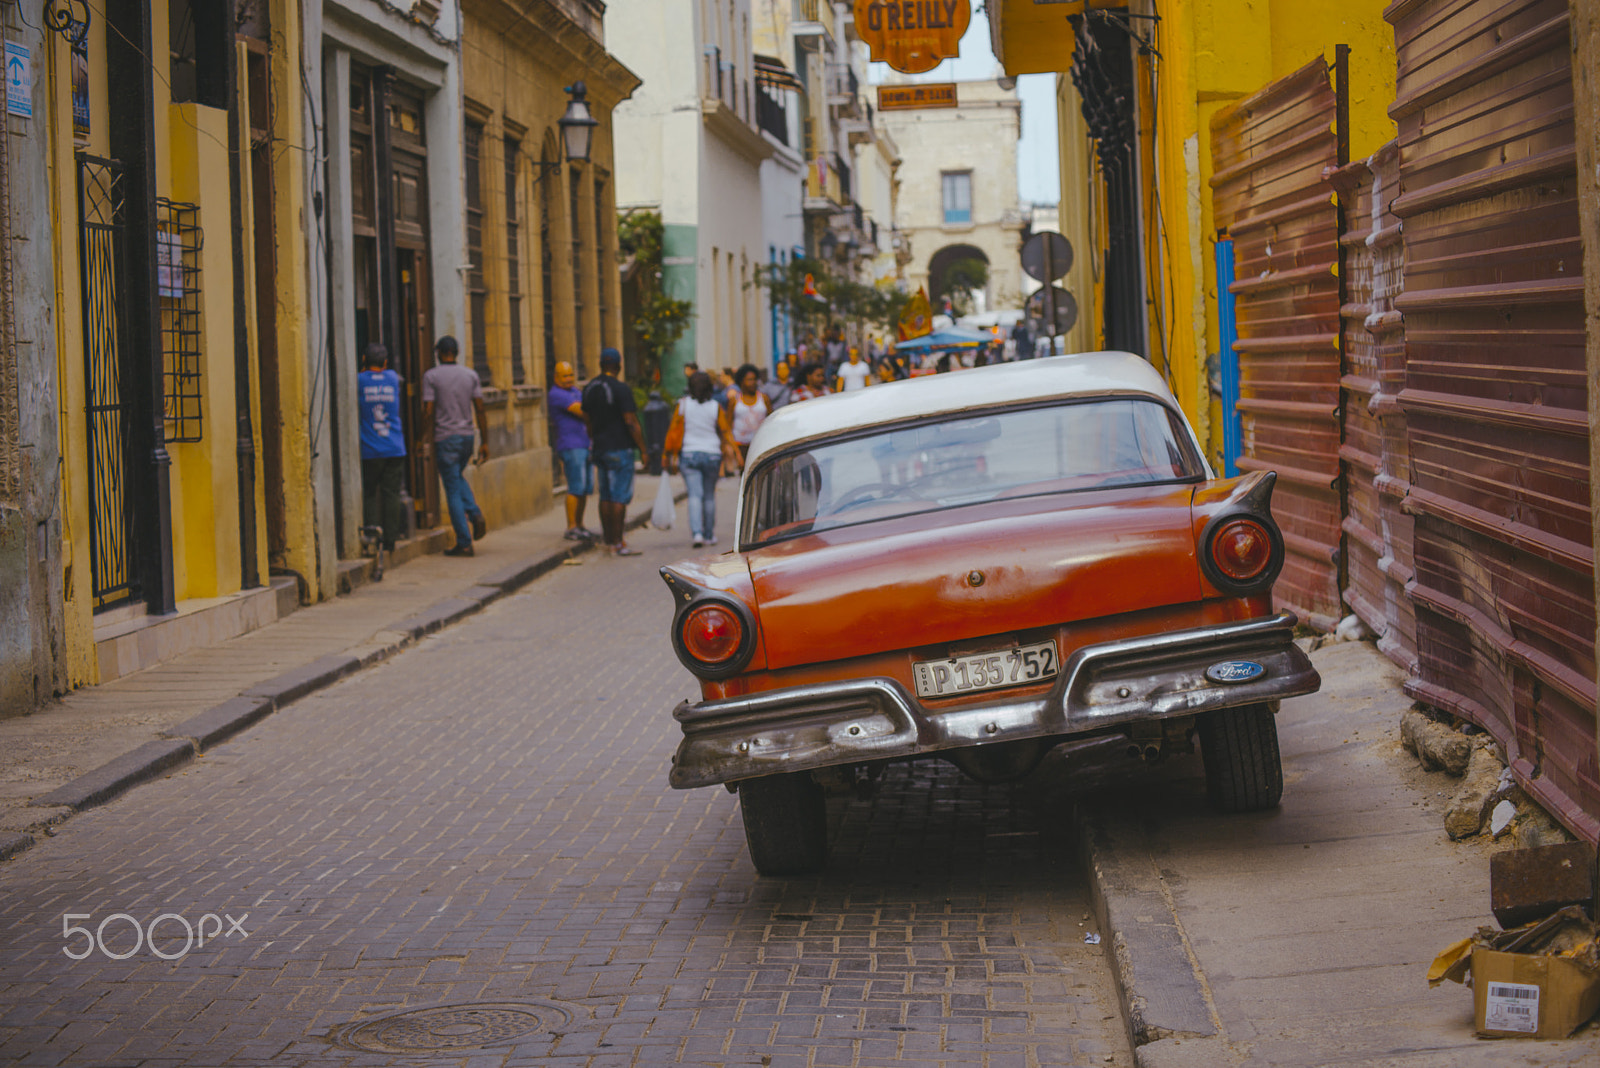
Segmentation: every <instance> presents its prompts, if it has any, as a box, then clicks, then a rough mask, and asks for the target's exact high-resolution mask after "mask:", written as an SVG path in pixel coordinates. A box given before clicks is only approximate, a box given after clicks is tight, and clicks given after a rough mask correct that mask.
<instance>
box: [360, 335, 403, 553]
mask: <svg viewBox="0 0 1600 1068" xmlns="http://www.w3.org/2000/svg"><path fill="white" fill-rule="evenodd" d="M361 365H362V370H361V374H359V375H358V376H356V393H357V395H358V396H359V398H360V405H361V413H360V415H361V523H362V525H363V526H366V527H373V528H377V530H378V544H379V546H380V547H381V548H382V550H383V551H384V552H386V553H392V552H394V543H395V539H396V538H398V537H399V536H400V535H402V534H404V533H405V530H406V511H405V505H404V503H403V502H402V501H401V500H400V489H401V487H402V486H404V485H405V477H406V438H405V431H404V427H403V425H402V424H401V421H400V376H399V375H398V374H396V373H395V372H394V371H391V370H389V350H388V349H387V348H385V347H384V346H382V345H379V344H376V343H374V344H371V345H368V346H367V351H366V352H365V353H364V354H363V355H362V358H361Z"/></svg>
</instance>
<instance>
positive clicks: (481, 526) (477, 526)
mask: <svg viewBox="0 0 1600 1068" xmlns="http://www.w3.org/2000/svg"><path fill="white" fill-rule="evenodd" d="M467 518H468V519H470V520H472V537H473V538H474V540H478V541H481V540H483V536H484V535H485V534H487V533H489V524H488V523H486V522H484V519H483V513H482V512H473V513H472V514H471V515H469V516H468V517H467Z"/></svg>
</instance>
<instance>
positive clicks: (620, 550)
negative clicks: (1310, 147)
mask: <svg viewBox="0 0 1600 1068" xmlns="http://www.w3.org/2000/svg"><path fill="white" fill-rule="evenodd" d="M611 554H612V555H613V556H638V555H640V553H639V550H638V549H635V548H634V547H633V546H631V545H628V544H627V543H626V542H624V543H623V544H621V545H613V546H612V547H611Z"/></svg>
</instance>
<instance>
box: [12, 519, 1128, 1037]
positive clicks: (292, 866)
mask: <svg viewBox="0 0 1600 1068" xmlns="http://www.w3.org/2000/svg"><path fill="white" fill-rule="evenodd" d="M683 540H684V537H683V533H682V532H681V531H679V532H673V533H665V534H663V533H655V532H641V533H640V534H639V535H637V537H636V539H635V542H636V544H638V545H639V546H640V547H641V548H643V549H645V550H646V552H645V555H644V556H643V557H642V558H641V559H635V560H618V559H612V558H601V557H598V556H591V557H588V558H585V560H584V562H583V563H582V564H581V566H568V567H562V568H559V569H558V570H557V571H556V572H554V573H553V574H551V575H550V576H548V577H546V578H544V579H542V580H540V581H538V582H536V583H534V584H533V585H532V586H531V587H529V588H528V589H527V590H526V591H524V592H523V593H521V594H519V595H517V596H514V597H510V598H507V599H505V600H503V601H501V602H499V603H497V604H495V605H494V606H492V607H491V608H489V609H488V610H487V611H485V612H484V613H482V614H481V615H479V616H476V617H474V618H472V619H471V620H469V621H467V622H465V623H463V624H461V625H458V626H456V627H454V628H451V629H449V630H447V631H445V632H444V633H443V634H441V635H438V636H435V637H433V638H431V639H428V640H426V641H424V642H422V643H421V644H419V645H418V646H416V647H415V648H414V649H412V650H410V651H408V652H406V653H403V654H401V655H400V656H398V657H396V658H395V659H394V660H392V661H390V662H388V663H386V664H384V665H382V666H379V667H376V668H373V669H371V670H368V671H366V672H364V673H361V674H359V675H356V676H354V677H353V678H351V679H348V680H346V681H345V682H343V683H341V684H339V685H337V686H334V687H333V688H331V689H329V690H327V691H324V692H323V693H321V694H320V695H318V696H315V697H312V698H309V699H306V700H303V701H301V702H299V703H297V704H295V705H293V706H291V707H289V708H287V709H286V710H284V711H282V712H280V713H279V714H277V715H275V716H273V717H271V718H270V719H268V720H267V721H265V722H264V723H262V724H261V725H259V726H258V727H256V728H254V729H253V730H251V731H249V732H248V733H246V734H244V735H242V736H241V737H239V738H238V739H236V740H235V741H233V742H231V743H229V744H227V745H224V746H222V747H220V748H218V749H215V750H212V751H211V752H209V753H208V754H207V755H206V756H205V757H203V758H202V759H199V760H197V761H195V762H193V763H191V764H189V765H187V766H186V767H184V768H183V769H182V770H181V771H179V772H177V773H176V774H173V775H171V776H170V777H168V778H165V779H162V780H159V781H157V782H154V783H151V784H148V785H146V786H142V787H140V788H138V789H136V790H134V791H133V792H132V793H130V794H128V795H127V796H126V797H124V798H122V799H121V800H119V801H117V802H114V803H113V804H111V805H109V806H107V807H104V808H100V809H94V810H91V811H88V812H85V813H84V814H83V815H81V816H79V817H77V818H76V819H74V820H73V821H71V822H70V823H69V824H66V825H64V826H63V827H62V828H61V829H60V831H59V833H57V834H56V836H55V837H53V838H49V839H46V840H43V841H41V842H40V844H39V845H38V846H36V847H35V848H34V849H32V850H30V851H29V852H27V853H26V854H24V855H22V856H20V857H18V858H16V859H14V860H12V861H11V862H9V863H7V864H6V865H5V866H4V867H0V902H3V904H0V916H3V928H0V930H3V934H0V979H3V982H0V1005H3V1006H4V1010H3V1015H0V1040H3V1041H0V1058H3V1059H4V1060H6V1061H10V1062H16V1063H21V1064H40V1065H45V1064H74V1065H96V1066H103V1068H109V1066H116V1065H157V1064H159V1065H196V1066H209V1065H224V1064H227V1065H234V1064H240V1065H248V1064H273V1065H280V1064H282V1065H290V1064H317V1065H323V1064H330V1065H331V1064H351V1065H366V1064H463V1065H473V1066H478V1065H482V1066H490V1065H496V1066H498V1065H502V1064H504V1065H513V1064H515V1065H532V1064H552V1065H557V1064H559V1065H585V1066H601V1065H634V1064H639V1065H653V1064H671V1063H683V1064H695V1065H765V1064H771V1065H794V1066H800V1065H806V1066H809V1065H817V1066H824V1065H841V1066H844V1065H885V1064H915V1065H956V1064H961V1065H968V1064H970V1065H989V1066H994V1068H1000V1066H1013V1065H1015V1066H1018V1068H1022V1066H1031V1065H1069V1064H1070V1065H1091V1064H1093V1065H1107V1064H1119V1065H1129V1064H1131V1063H1132V1057H1131V1055H1130V1053H1129V1052H1128V1049H1127V1046H1126V1040H1125V1038H1124V1037H1123V1031H1122V1024H1121V1021H1120V1018H1119V1016H1118V1013H1117V1009H1116V1000H1115V993H1114V990H1113V987H1112V985H1111V980H1110V977H1109V974H1108V971H1107V967H1106V963H1105V959H1104V955H1103V950H1102V947H1100V946H1090V945H1086V944H1085V943H1084V935H1085V933H1086V932H1089V931H1092V930H1093V929H1094V927H1093V922H1092V921H1090V920H1089V919H1088V916H1089V912H1090V908H1089V905H1088V901H1087V893H1086V890H1085V889H1084V881H1083V876H1082V874H1081V872H1079V871H1078V870H1077V868H1076V866H1075V864H1074V862H1073V861H1072V860H1071V859H1070V842H1069V836H1068V833H1067V820H1066V813H1065V811H1064V810H1058V809H1057V807H1056V806H1054V805H1051V804H1045V803H1043V802H1042V801H1041V800H1040V796H1039V795H1040V794H1041V793H1043V791H1038V790H1034V791H1032V792H1030V791H1029V790H1026V789H1024V788H1021V787H1017V788H1008V787H979V786H975V785H972V784H971V783H968V782H966V781H965V780H963V779H962V778H961V777H960V775H959V774H957V773H956V772H955V771H954V770H953V769H949V768H947V767H945V766H943V765H927V766H919V767H917V768H916V770H911V769H909V768H901V769H899V770H895V771H891V772H890V774H888V775H887V776H886V777H885V779H884V783H883V788H882V790H881V792H880V793H879V794H878V795H877V797H876V798H875V799H873V800H872V801H870V802H867V801H858V800H854V799H850V798H843V797H841V798H836V799H834V800H833V801H832V802H830V811H831V815H832V820H833V836H834V847H833V859H832V862H831V863H830V865H829V867H828V869H827V871H826V872H825V873H824V874H823V875H821V876H816V877H809V878H804V879H794V880H772V879H761V878H759V877H757V876H756V874H755V872H754V869H753V868H752V866H751V864H750V862H749V860H748V858H747V856H746V854H745V848H744V840H743V833H742V829H741V826H740V818H739V813H738V803H737V799H736V798H735V797H733V796H732V795H730V794H728V793H726V792H725V791H722V790H712V789H705V790H696V791H689V792H677V791H673V790H671V789H669V788H668V787H667V785H666V768H667V758H668V755H669V754H670V753H671V750H672V747H673V745H674V743H675V740H676V736H677V728H676V725H675V724H674V723H673V721H672V719H671V717H670V716H669V714H668V713H669V711H670V709H671V708H672V706H673V705H674V704H675V703H676V702H677V701H678V700H679V699H681V698H682V697H685V696H688V695H689V694H690V693H691V691H692V688H693V687H692V683H691V680H690V678H689V676H688V675H687V673H686V672H684V671H683V670H682V669H681V668H680V667H679V666H678V664H677V662H676V660H675V659H674V658H673V656H672V654H671V651H670V648H669V646H668V643H667V641H666V640H665V636H664V632H665V627H666V624H667V621H668V620H669V618H670V602H669V599H668V597H667V596H666V594H665V592H664V590H663V588H662V586H661V583H660V580H659V578H658V577H657V575H656V573H655V572H656V568H657V567H658V566H659V565H661V564H663V563H667V562H670V561H671V560H672V559H675V558H677V557H679V556H681V555H684V549H683V546H682V542H683ZM1057 766H1059V765H1057ZM119 913H121V914H125V916H115V914H119ZM169 913H170V914H175V915H174V916H168V917H166V918H164V919H163V920H162V922H161V923H160V924H155V925H153V924H152V922H151V921H153V920H155V919H156V918H157V917H159V916H163V915H164V914H169ZM69 914H70V916H71V918H69V919H64V917H67V916H68V915H69ZM208 914H210V915H211V916H214V917H215V919H214V920H213V919H202V917H206V916H207V915H208ZM112 917H114V918H112ZM234 921H238V925H239V926H238V927H237V928H236V927H234V926H233V922H234ZM135 924H139V925H142V927H143V928H144V929H145V930H146V931H148V930H150V929H151V928H152V926H154V927H155V932H154V934H152V935H151V936H150V937H149V938H147V939H144V940H143V944H141V945H138V946H137V948H136V947H135V940H136V934H135V930H134V925H135ZM186 925H188V926H191V927H194V928H195V929H196V931H197V941H198V940H199V939H200V938H201V936H203V941H204V944H203V946H202V945H199V944H192V945H190V946H189V948H188V949H187V951H186V952H185V945H186V941H187V939H186V933H185V928H186ZM68 926H79V927H82V928H85V929H87V930H88V931H89V932H90V933H91V934H90V936H89V937H91V938H92V936H93V933H94V932H96V931H98V932H99V935H100V944H98V945H95V944H93V943H92V942H91V943H87V945H89V946H90V947H91V948H90V951H89V952H88V953H87V955H86V956H84V958H83V959H81V960H73V959H70V957H69V954H68V951H70V954H71V955H81V954H83V952H84V949H85V946H86V942H85V937H86V936H85V935H83V934H78V933H74V934H71V935H64V931H65V929H66V927H68ZM214 928H215V929H214ZM129 951H132V952H131V953H130V952H129ZM111 954H116V955H122V954H128V955H127V956H126V958H125V959H122V960H114V959H111V957H110V955H111ZM162 955H165V956H167V957H173V958H176V959H172V960H164V959H162ZM439 1006H443V1007H448V1008H446V1009H444V1010H443V1011H442V1012H441V1013H439V1014H434V1015H432V1016H427V1015H424V1016H420V1017H410V1018H406V1019H401V1020H388V1019H386V1018H387V1017H390V1016H392V1015H393V1014H396V1013H400V1012H403V1011H407V1010H416V1009H424V1008H431V1007H439ZM468 1006H473V1007H472V1008H468ZM363 1024H365V1026H362V1025H363Z"/></svg>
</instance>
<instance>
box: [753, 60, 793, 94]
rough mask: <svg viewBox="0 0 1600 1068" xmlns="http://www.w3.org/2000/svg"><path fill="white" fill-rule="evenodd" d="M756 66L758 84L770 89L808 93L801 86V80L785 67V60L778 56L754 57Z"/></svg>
mask: <svg viewBox="0 0 1600 1068" xmlns="http://www.w3.org/2000/svg"><path fill="white" fill-rule="evenodd" d="M753 58H754V59H755V64H756V84H757V85H764V86H766V87H767V88H768V89H779V90H782V89H793V90H794V91H795V92H797V93H803V92H805V91H806V87H805V86H804V85H802V84H800V79H799V78H796V77H795V76H794V72H793V71H791V70H790V69H789V68H788V67H785V66H784V65H783V60H781V59H779V58H777V57H776V56H763V55H756V56H755V57H753Z"/></svg>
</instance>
